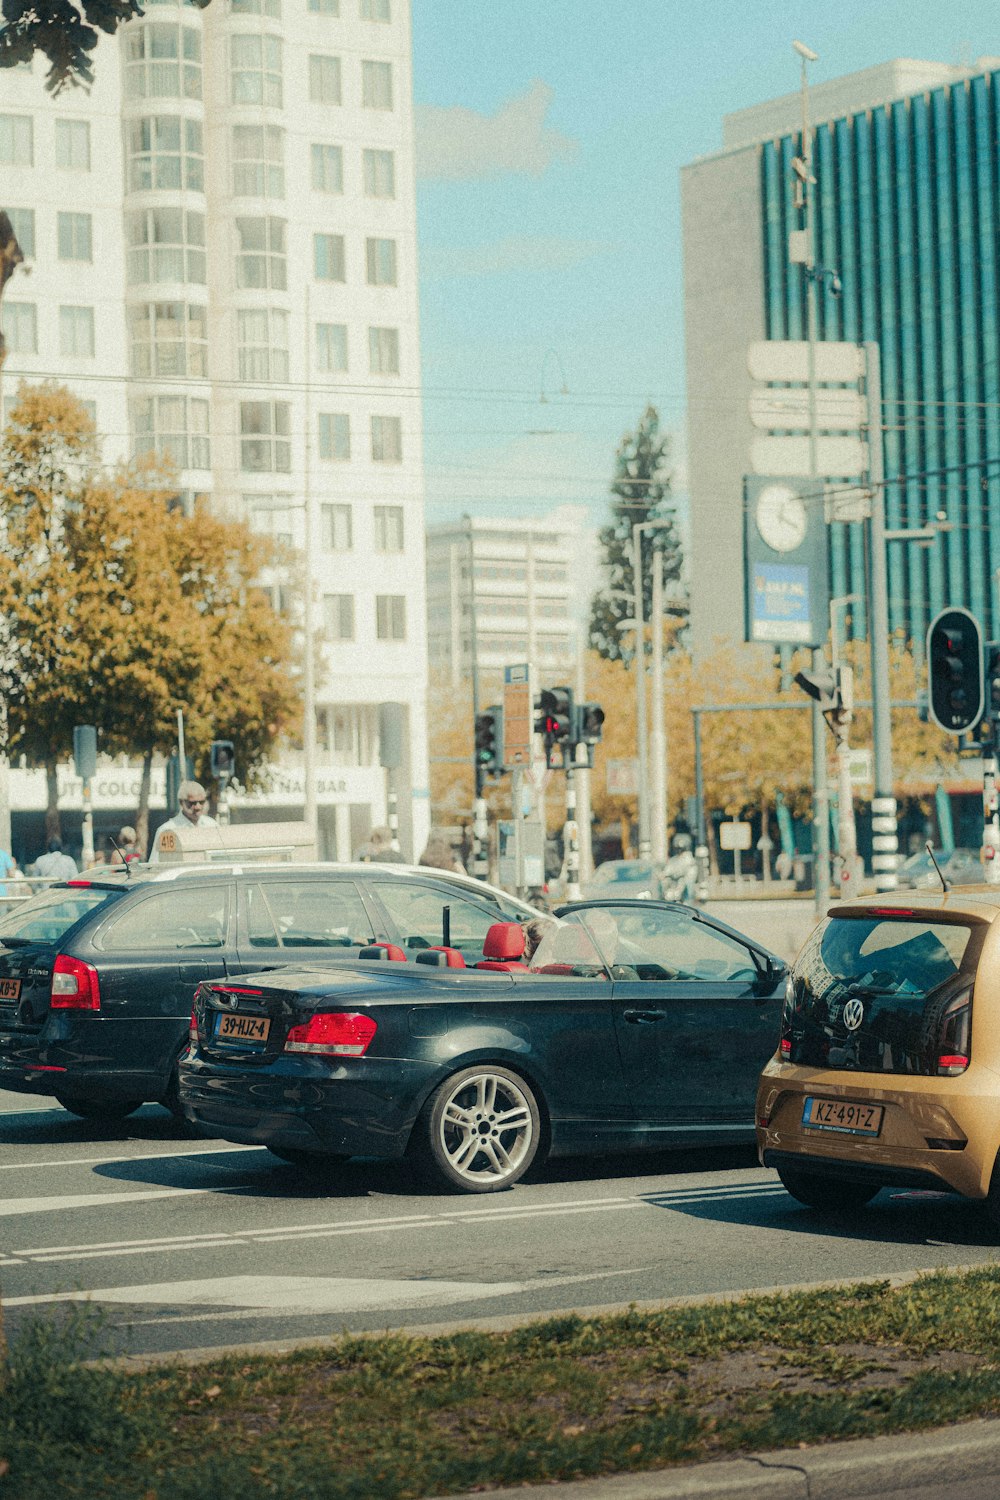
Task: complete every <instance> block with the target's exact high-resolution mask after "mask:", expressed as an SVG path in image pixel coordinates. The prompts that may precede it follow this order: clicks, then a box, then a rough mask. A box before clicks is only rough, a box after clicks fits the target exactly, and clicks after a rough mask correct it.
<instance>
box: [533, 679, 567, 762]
mask: <svg viewBox="0 0 1000 1500" xmlns="http://www.w3.org/2000/svg"><path fill="white" fill-rule="evenodd" d="M535 708H536V711H537V713H538V717H537V718H536V720H535V733H536V734H540V735H541V736H542V738H543V739H544V741H545V764H546V765H547V766H549V767H550V768H551V767H553V766H554V767H555V768H556V770H564V769H565V768H566V766H567V765H572V764H573V761H572V741H573V729H574V721H575V714H574V710H573V689H572V688H568V687H556V688H546V690H545V692H544V693H540V694H539V696H538V699H537V701H536V703H535Z"/></svg>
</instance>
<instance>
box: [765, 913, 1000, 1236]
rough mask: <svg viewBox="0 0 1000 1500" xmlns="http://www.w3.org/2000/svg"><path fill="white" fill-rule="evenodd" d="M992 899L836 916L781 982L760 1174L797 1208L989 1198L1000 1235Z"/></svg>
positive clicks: (997, 1000) (998, 975)
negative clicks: (887, 1192)
mask: <svg viewBox="0 0 1000 1500" xmlns="http://www.w3.org/2000/svg"><path fill="white" fill-rule="evenodd" d="M998 918H1000V888H993V887H984V886H979V887H977V888H975V889H967V890H963V891H945V892H938V893H931V892H927V893H926V894H925V893H923V892H921V893H920V894H919V895H918V894H917V893H916V892H915V891H905V892H903V891H901V892H899V893H898V894H892V895H886V894H884V893H883V894H882V895H880V896H878V897H869V898H864V899H860V900H856V901H850V902H845V903H844V904H842V905H838V906H834V907H832V908H831V910H830V914H829V916H827V917H826V919H825V920H824V921H822V922H820V924H819V926H818V927H817V928H816V929H815V931H814V932H813V933H812V935H811V936H810V938H809V939H808V941H807V942H806V944H805V946H804V947H803V949H802V951H801V953H800V954H799V956H798V958H797V959H796V961H795V963H794V965H793V966H792V969H791V970H790V972H789V975H788V981H787V984H786V989H785V1005H784V1010H783V1012H782V1019H781V1036H780V1040H779V1043H778V1050H777V1052H776V1053H775V1055H774V1057H773V1058H772V1059H771V1061H770V1062H769V1063H768V1064H767V1065H766V1067H765V1068H764V1071H763V1073H762V1074H761V1078H760V1084H759V1086H758V1091H757V1140H758V1149H759V1155H760V1160H761V1162H762V1163H763V1165H764V1166H766V1167H773V1168H774V1169H775V1170H776V1171H777V1173H778V1176H779V1177H780V1178H781V1181H782V1182H783V1183H784V1185H785V1187H786V1188H787V1190H788V1191H789V1192H790V1193H791V1194H792V1196H793V1197H794V1198H797V1199H798V1200H799V1201H800V1202H801V1203H806V1204H808V1205H809V1206H810V1207H811V1208H816V1209H820V1210H826V1211H828V1212H831V1213H841V1214H842V1213H844V1212H845V1211H847V1210H850V1209H854V1208H860V1207H861V1206H862V1205H863V1204H865V1203H867V1202H868V1201H869V1199H871V1198H873V1197H874V1196H875V1194H876V1193H877V1192H878V1190H879V1188H882V1187H900V1186H905V1187H920V1188H937V1189H951V1190H952V1191H954V1192H956V1193H961V1194H963V1195H964V1196H965V1197H967V1198H980V1199H984V1200H985V1203H986V1207H987V1210H988V1212H989V1214H990V1216H991V1217H992V1219H993V1220H994V1222H995V1223H996V1224H997V1226H998V1227H1000V1168H998V1166H997V1153H998V1151H1000V920H998Z"/></svg>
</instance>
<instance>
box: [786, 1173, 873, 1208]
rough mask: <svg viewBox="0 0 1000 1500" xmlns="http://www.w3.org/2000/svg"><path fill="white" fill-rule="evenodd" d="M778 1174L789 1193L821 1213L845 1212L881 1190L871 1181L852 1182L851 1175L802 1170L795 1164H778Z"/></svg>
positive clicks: (865, 1201) (860, 1206)
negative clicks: (831, 1175)
mask: <svg viewBox="0 0 1000 1500" xmlns="http://www.w3.org/2000/svg"><path fill="white" fill-rule="evenodd" d="M778 1176H779V1177H780V1178H781V1184H782V1186H783V1187H784V1189H785V1191H786V1193H791V1195H792V1197H793V1198H795V1199H797V1200H798V1202H799V1203H804V1204H805V1205H806V1207H807V1208H815V1209H817V1210H818V1211H819V1212H820V1213H828V1214H844V1213H850V1212H851V1211H852V1210H853V1209H857V1208H864V1206H865V1204H866V1203H870V1202H871V1200H872V1199H873V1198H874V1196H875V1194H876V1193H877V1192H878V1188H877V1187H872V1185H871V1183H870V1182H852V1181H851V1180H850V1179H849V1178H840V1177H824V1176H823V1175H822V1173H819V1172H800V1171H797V1170H796V1169H795V1168H794V1167H779V1168H778Z"/></svg>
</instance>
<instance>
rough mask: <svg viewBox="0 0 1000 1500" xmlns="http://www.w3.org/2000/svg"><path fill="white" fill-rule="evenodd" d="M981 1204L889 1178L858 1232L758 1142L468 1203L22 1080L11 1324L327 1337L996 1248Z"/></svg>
mask: <svg viewBox="0 0 1000 1500" xmlns="http://www.w3.org/2000/svg"><path fill="white" fill-rule="evenodd" d="M997 1253H998V1252H997V1247H996V1245H995V1244H994V1243H993V1236H992V1233H991V1230H990V1228H989V1226H988V1225H987V1223H986V1221H985V1218H984V1217H983V1216H982V1215H981V1213H980V1212H979V1210H978V1209H977V1207H976V1206H975V1205H973V1204H968V1203H964V1202H961V1201H958V1200H955V1199H951V1198H948V1197H945V1196H943V1195H941V1196H938V1195H933V1194H931V1195H928V1194H922V1193H914V1192H889V1191H885V1192H883V1193H881V1194H880V1195H879V1197H878V1198H877V1199H876V1200H875V1203H874V1206H873V1207H872V1208H871V1209H870V1210H869V1211H868V1212H866V1213H864V1214H863V1215H861V1216H859V1217H858V1219H857V1220H856V1222H855V1223H854V1224H853V1225H852V1226H851V1227H850V1228H847V1227H844V1226H842V1225H840V1226H834V1225H830V1224H828V1223H824V1222H823V1221H822V1220H821V1219H820V1218H819V1217H818V1216H817V1215H815V1214H814V1213H812V1212H811V1211H810V1210H809V1209H806V1208H803V1207H801V1206H799V1205H797V1204H796V1203H795V1202H793V1200H792V1199H791V1198H789V1197H788V1195H787V1194H786V1193H785V1192H784V1190H783V1189H782V1187H781V1185H780V1183H779V1182H778V1181H777V1178H776V1177H775V1175H774V1174H773V1173H771V1172H766V1171H763V1170H762V1169H761V1168H760V1167H758V1166H757V1165H756V1162H755V1158H754V1156H753V1153H752V1151H751V1150H749V1149H746V1150H737V1151H734V1150H729V1151H725V1152H723V1151H720V1150H714V1151H711V1152H709V1151H704V1152H688V1153H685V1154H684V1155H678V1154H676V1153H675V1154H670V1155H668V1154H657V1155H655V1156H644V1157H643V1156H631V1157H627V1158H625V1157H621V1158H604V1159H601V1160H585V1161H581V1160H574V1161H569V1162H554V1163H551V1164H549V1165H547V1166H545V1167H543V1168H542V1169H540V1170H536V1171H535V1172H534V1173H533V1175H532V1176H531V1177H530V1178H529V1180H527V1181H525V1182H523V1183H520V1184H519V1185H518V1186H517V1187H516V1188H514V1189H513V1190H512V1191H510V1192H506V1193H502V1194H498V1195H496V1196H486V1197H450V1196H441V1195H437V1194H432V1193H430V1192H427V1191H424V1190H422V1189H420V1188H419V1187H418V1186H416V1185H415V1184H414V1182H413V1181H412V1179H411V1177H410V1175H409V1173H408V1171H407V1168H406V1166H405V1165H404V1164H395V1163H392V1164H386V1163H381V1164H379V1163H374V1162H365V1161H355V1162H351V1163H349V1164H347V1165H346V1166H342V1167H340V1168H338V1169H337V1171H336V1175H335V1176H333V1177H331V1178H329V1179H327V1180H326V1181H324V1182H316V1181H314V1180H310V1179H308V1178H306V1177H304V1176H303V1175H302V1174H301V1173H299V1172H298V1171H297V1170H296V1169H295V1168H293V1167H290V1166H287V1165H285V1164H283V1163H281V1162H279V1161H278V1160H277V1159H276V1158H274V1157H272V1156H271V1155H270V1153H269V1152H267V1151H266V1150H263V1149H258V1148H256V1147H237V1146H227V1145H226V1144H225V1143H223V1142H218V1141H204V1140H195V1139H191V1138H188V1137H185V1136H184V1135H183V1134H182V1133H181V1130H180V1129H179V1127H178V1126H177V1125H176V1124H175V1123H174V1122H173V1121H172V1120H171V1118H170V1116H169V1115H167V1114H166V1112H165V1111H164V1110H162V1109H160V1108H158V1107H156V1106H153V1105H149V1106H146V1107H145V1108H144V1109H143V1110H141V1111H140V1112H139V1113H138V1114H137V1115H136V1116H134V1117H133V1118H132V1119H131V1120H128V1121H125V1122H124V1123H123V1124H122V1125H120V1126H117V1127H115V1128H114V1129H108V1128H107V1127H96V1126H94V1125H92V1124H87V1123H83V1122H80V1121H77V1120H75V1119H74V1118H73V1117H72V1116H70V1115H68V1114H67V1113H65V1111H63V1110H62V1109H60V1108H59V1107H58V1106H56V1105H53V1106H52V1107H48V1106H47V1105H46V1104H45V1103H44V1102H41V1101H38V1102H35V1101H32V1100H30V1099H26V1098H24V1097H21V1096H17V1095H12V1094H3V1093H0V1289H2V1295H3V1299H4V1306H5V1310H6V1317H7V1323H8V1328H9V1330H10V1331H12V1332H14V1333H15V1334H16V1329H17V1327H18V1325H19V1324H20V1322H21V1320H22V1319H24V1318H25V1317H28V1316H30V1315H31V1314H32V1313H34V1312H36V1311H37V1310H38V1309H46V1308H50V1307H52V1306H54V1305H58V1304H59V1303H61V1302H62V1303H64V1302H66V1301H69V1300H78V1299H80V1298H83V1297H86V1298H90V1299H92V1300H93V1301H94V1302H95V1303H97V1304H99V1305H100V1306H101V1308H102V1312H103V1314H104V1316H105V1319H106V1328H105V1342H106V1344H107V1345H108V1347H109V1348H114V1349H116V1350H119V1351H121V1352H126V1351H128V1352H133V1353H150V1352H162V1351H169V1350H178V1349H196V1348H215V1347H220V1346H226V1345H246V1344H251V1343H256V1342H259V1341H268V1342H273V1341H279V1342H286V1341H291V1340H308V1339H310V1338H315V1337H317V1336H321V1335H326V1334H335V1333H338V1332H340V1331H341V1330H342V1329H345V1328H347V1329H381V1328H386V1327H405V1326H415V1325H431V1324H432V1325H439V1324H447V1323H452V1322H462V1323H468V1322H471V1321H472V1320H494V1319H500V1320H502V1319H509V1318H518V1317H523V1316H526V1315H535V1314H542V1313H555V1312H559V1311H565V1310H569V1309H574V1308H577V1309H580V1308H591V1307H598V1306H609V1305H622V1304H626V1303H628V1302H629V1301H633V1300H634V1301H640V1302H642V1301H654V1300H659V1299H664V1298H672V1297H681V1296H695V1295H700V1294H705V1293H718V1292H726V1291H734V1290H741V1289H744V1288H774V1287H787V1286H789V1285H794V1284H800V1283H809V1282H816V1281H828V1280H832V1279H839V1278H846V1277H857V1276H862V1277H878V1276H882V1275H888V1274H890V1273H893V1272H907V1271H913V1270H916V1269H919V1268H924V1267H927V1268H930V1267H934V1266H945V1265H960V1264H971V1263H973V1262H978V1261H991V1260H994V1259H995V1258H996V1257H997Z"/></svg>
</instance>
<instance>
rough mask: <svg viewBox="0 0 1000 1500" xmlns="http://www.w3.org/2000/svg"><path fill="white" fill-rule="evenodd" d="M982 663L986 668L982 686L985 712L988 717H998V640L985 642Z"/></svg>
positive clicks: (999, 691) (999, 656) (999, 644)
mask: <svg viewBox="0 0 1000 1500" xmlns="http://www.w3.org/2000/svg"><path fill="white" fill-rule="evenodd" d="M983 663H984V665H985V668H986V682H985V684H984V687H983V696H984V698H985V700H986V713H987V715H988V717H989V718H990V719H993V720H996V719H1000V641H987V642H986V647H985V649H984V651H983Z"/></svg>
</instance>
